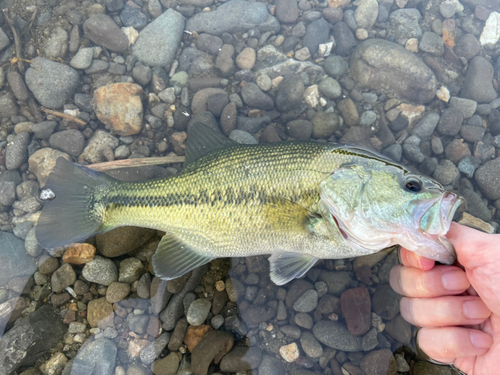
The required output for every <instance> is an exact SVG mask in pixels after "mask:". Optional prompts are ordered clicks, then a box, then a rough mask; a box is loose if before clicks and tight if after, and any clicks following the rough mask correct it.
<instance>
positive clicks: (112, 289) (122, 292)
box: [106, 281, 130, 303]
mask: <svg viewBox="0 0 500 375" xmlns="http://www.w3.org/2000/svg"><path fill="white" fill-rule="evenodd" d="M129 293H130V285H128V284H126V283H119V282H116V281H113V282H112V283H111V284H109V286H108V289H107V290H106V300H107V301H108V302H109V303H116V302H118V301H121V300H123V299H125V298H127V296H128V295H129Z"/></svg>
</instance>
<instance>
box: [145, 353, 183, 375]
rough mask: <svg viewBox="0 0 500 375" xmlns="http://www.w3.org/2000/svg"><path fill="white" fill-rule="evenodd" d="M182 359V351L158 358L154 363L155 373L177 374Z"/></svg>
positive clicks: (159, 374) (163, 374) (162, 374)
mask: <svg viewBox="0 0 500 375" xmlns="http://www.w3.org/2000/svg"><path fill="white" fill-rule="evenodd" d="M180 360H181V354H180V353H170V354H168V355H167V356H166V357H164V358H161V359H158V360H156V361H155V362H154V363H153V365H152V369H153V373H154V374H155V375H175V374H176V372H177V369H178V368H179V362H180Z"/></svg>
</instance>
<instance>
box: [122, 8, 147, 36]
mask: <svg viewBox="0 0 500 375" xmlns="http://www.w3.org/2000/svg"><path fill="white" fill-rule="evenodd" d="M120 20H121V21H122V24H123V26H124V27H128V26H132V27H133V28H135V29H142V28H143V27H144V26H146V24H147V23H148V17H146V15H145V14H144V13H142V12H141V8H140V7H139V6H138V5H137V4H135V3H134V2H128V1H127V3H126V4H125V6H124V7H123V9H122V11H121V12H120Z"/></svg>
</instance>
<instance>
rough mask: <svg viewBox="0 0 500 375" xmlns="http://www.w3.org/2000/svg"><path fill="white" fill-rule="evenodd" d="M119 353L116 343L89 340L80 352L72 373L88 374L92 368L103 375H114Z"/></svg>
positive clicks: (72, 367) (74, 362)
mask: <svg viewBox="0 0 500 375" xmlns="http://www.w3.org/2000/svg"><path fill="white" fill-rule="evenodd" d="M117 352H118V350H117V347H116V345H115V343H114V342H113V341H111V340H109V339H99V340H93V341H90V340H89V341H87V342H86V343H85V344H84V345H83V346H82V347H81V348H80V349H79V350H78V354H77V355H76V357H75V359H74V360H73V364H72V366H71V373H79V374H80V373H81V374H88V369H89V366H90V367H91V368H92V369H93V371H94V372H96V373H99V374H101V375H114V373H115V363H116V355H117Z"/></svg>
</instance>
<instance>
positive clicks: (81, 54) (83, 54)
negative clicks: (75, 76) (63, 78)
mask: <svg viewBox="0 0 500 375" xmlns="http://www.w3.org/2000/svg"><path fill="white" fill-rule="evenodd" d="M93 58H94V49H93V48H81V49H80V50H79V51H78V52H77V53H76V55H75V56H73V58H72V59H71V61H70V63H69V64H70V65H71V67H73V68H75V69H87V68H88V67H89V66H90V64H92V60H93Z"/></svg>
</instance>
